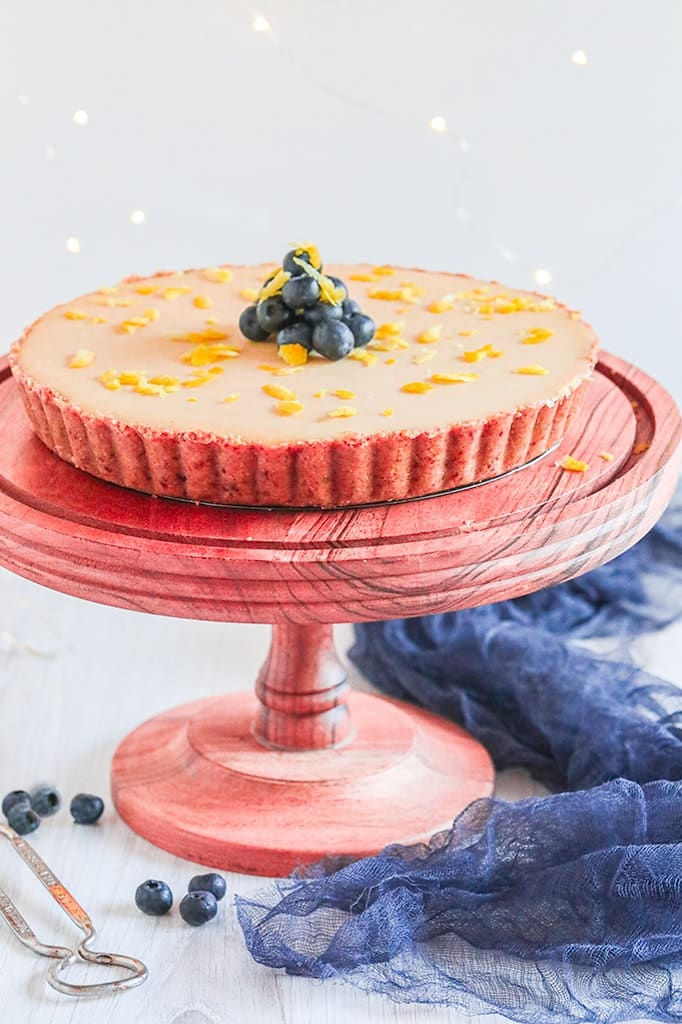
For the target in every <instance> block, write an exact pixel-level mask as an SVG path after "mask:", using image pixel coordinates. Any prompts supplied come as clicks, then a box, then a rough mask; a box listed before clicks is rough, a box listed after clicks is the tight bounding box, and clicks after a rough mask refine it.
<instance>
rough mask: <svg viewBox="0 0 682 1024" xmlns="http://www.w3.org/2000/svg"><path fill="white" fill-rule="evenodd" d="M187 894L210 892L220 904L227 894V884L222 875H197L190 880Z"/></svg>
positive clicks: (214, 873) (212, 873)
mask: <svg viewBox="0 0 682 1024" xmlns="http://www.w3.org/2000/svg"><path fill="white" fill-rule="evenodd" d="M187 892H210V893H213V895H214V896H215V898H216V900H218V902H220V900H222V899H223V897H224V896H225V893H226V892H227V883H226V882H225V879H224V878H223V876H222V875H218V874H216V872H215V871H210V872H209V873H208V874H207V875H195V876H194V878H190V880H189V884H188V886H187Z"/></svg>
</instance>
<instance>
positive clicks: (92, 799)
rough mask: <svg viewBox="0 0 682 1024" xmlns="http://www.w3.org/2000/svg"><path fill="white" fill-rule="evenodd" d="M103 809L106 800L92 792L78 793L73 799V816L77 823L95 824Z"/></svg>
mask: <svg viewBox="0 0 682 1024" xmlns="http://www.w3.org/2000/svg"><path fill="white" fill-rule="evenodd" d="M103 810H104V800H102V798H101V797H100V796H93V795H92V793H78V795H77V796H75V797H74V798H73V800H72V801H71V817H72V818H73V820H74V821H75V822H76V824H77V825H94V824H95V822H96V821H99V819H100V818H101V817H102V812H103Z"/></svg>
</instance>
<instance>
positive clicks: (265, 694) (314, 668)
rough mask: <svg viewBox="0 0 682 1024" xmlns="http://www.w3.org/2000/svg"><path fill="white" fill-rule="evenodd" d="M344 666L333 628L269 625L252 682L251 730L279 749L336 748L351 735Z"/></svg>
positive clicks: (326, 626) (312, 624) (287, 623)
mask: <svg viewBox="0 0 682 1024" xmlns="http://www.w3.org/2000/svg"><path fill="white" fill-rule="evenodd" d="M347 695H348V683H347V682H346V670H345V669H344V667H343V665H342V664H341V661H340V660H339V658H338V656H337V653H336V650H335V648H334V641H333V639H332V627H331V626H328V625H323V624H321V623H316V622H309V623H308V624H307V625H305V626H300V625H297V624H296V623H292V622H282V623H279V624H277V625H275V626H273V627H272V641H271V644H270V651H269V653H268V657H267V659H266V661H265V664H264V665H263V667H262V669H261V671H260V674H259V676H258V679H257V680H256V696H257V697H258V706H257V710H256V713H255V716H254V720H253V725H252V731H253V734H254V736H255V738H256V739H257V740H258V741H259V742H260V743H262V744H263V745H264V746H269V747H276V748H279V749H281V750H320V749H323V748H325V747H340V746H343V744H344V743H346V742H347V741H348V740H349V739H350V738H351V735H352V733H353V725H352V722H351V718H350V714H349V711H348V703H347Z"/></svg>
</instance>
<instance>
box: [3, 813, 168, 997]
mask: <svg viewBox="0 0 682 1024" xmlns="http://www.w3.org/2000/svg"><path fill="white" fill-rule="evenodd" d="M0 835H2V836H4V837H5V839H7V840H8V842H9V843H11V845H12V846H13V847H14V849H15V850H16V852H17V853H18V854H19V856H20V857H21V859H22V860H23V861H24V862H25V863H26V864H28V866H29V867H30V869H31V871H32V872H33V874H34V875H35V876H36V877H37V878H39V879H40V881H41V882H42V883H43V885H44V886H45V888H46V889H47V891H48V892H49V893H50V896H51V897H52V899H53V900H54V901H55V902H56V903H58V904H59V906H60V907H61V908H62V910H64V912H65V913H66V914H68V916H69V917H70V918H71V920H72V921H73V923H74V924H75V925H76V926H77V927H78V928H80V930H81V931H82V932H83V935H84V937H83V938H82V939H81V941H80V942H79V943H78V946H77V947H76V949H75V950H74V949H66V947H64V946H49V945H46V944H45V943H43V942H40V940H39V939H38V938H37V937H36V935H35V932H33V930H32V929H31V928H30V927H29V925H28V924H27V922H26V921H25V920H24V918H23V917H22V915H21V914H20V913H19V911H18V910H17V908H16V906H15V905H14V903H13V902H12V900H11V899H10V898H9V896H8V895H7V893H5V892H4V890H3V889H2V888H0V916H1V917H3V918H4V919H5V921H6V922H7V924H8V925H9V926H10V928H11V929H12V931H13V932H14V934H15V935H16V937H17V938H18V939H19V941H20V942H23V944H24V945H25V946H27V947H28V948H29V949H30V950H32V951H33V952H34V953H36V954H37V955H38V956H46V957H50V958H51V959H53V960H56V961H57V963H54V964H52V966H51V967H50V969H49V971H48V972H47V981H48V984H49V985H51V986H52V988H54V989H56V990H57V992H63V993H64V994H65V995H68V996H98V995H107V994H109V993H111V992H122V991H123V990H125V989H127V988H134V987H135V986H136V985H141V984H142V983H143V982H144V981H146V980H147V978H148V976H149V971H148V970H147V968H146V967H145V965H144V964H143V963H142V962H141V961H140V960H135V959H134V958H133V957H131V956H122V955H121V954H119V953H96V952H95V951H94V950H92V949H88V943H89V942H91V941H92V940H93V939H94V938H95V935H96V932H95V929H94V928H93V925H92V921H91V920H90V918H89V916H88V914H87V913H86V912H85V910H83V908H82V907H81V905H80V904H79V903H78V902H77V901H76V900H75V899H74V897H73V896H72V895H71V893H70V892H69V891H68V889H65V888H64V886H63V885H62V883H61V882H60V881H59V879H57V878H55V876H54V875H53V874H52V872H51V871H50V869H49V868H48V866H47V864H46V863H45V861H44V860H42V858H41V857H39V856H38V854H37V853H36V852H35V850H34V849H33V847H32V846H30V845H29V844H28V843H27V842H26V840H25V839H22V838H21V836H19V835H17V833H16V832H15V831H14V830H13V829H11V828H9V827H8V826H6V825H1V824H0ZM79 960H84V961H85V962H86V963H90V964H100V965H101V966H105V967H122V968H123V969H124V970H126V971H129V972H130V975H129V977H124V978H120V979H116V980H114V981H103V982H98V983H97V984H94V985H76V984H74V983H72V982H69V981H66V980H65V979H64V978H63V977H62V974H63V973H64V971H66V970H67V969H68V968H69V967H70V966H71V965H72V964H75V963H77V962H78V961H79Z"/></svg>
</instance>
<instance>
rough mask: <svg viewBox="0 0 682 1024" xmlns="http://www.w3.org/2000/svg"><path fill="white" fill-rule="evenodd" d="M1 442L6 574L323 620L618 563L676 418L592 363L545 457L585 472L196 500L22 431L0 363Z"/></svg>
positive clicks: (200, 607)
mask: <svg viewBox="0 0 682 1024" xmlns="http://www.w3.org/2000/svg"><path fill="white" fill-rule="evenodd" d="M632 403H636V405H637V407H636V409H633V405H632ZM0 434H1V435H2V437H3V441H4V444H3V446H2V449H1V450H0V564H2V565H5V566H6V567H8V568H11V569H12V570H13V571H14V572H18V573H20V574H22V575H24V576H26V577H28V578H29V579H32V580H35V581H36V582H39V583H43V584H45V585H47V586H52V587H56V588H58V589H61V590H63V591H66V592H68V593H71V594H74V595H76V596H79V597H83V598H86V599H88V600H95V601H101V602H104V603H108V604H116V605H119V606H121V607H124V608H132V609H136V610H139V611H151V612H154V613H157V614H164V615H175V616H181V617H199V618H206V619H217V620H223V621H243V622H270V623H272V622H285V621H288V622H309V621H317V622H334V621H340V620H343V621H361V620H371V619H378V618H390V617H395V616H397V615H421V614H428V613H432V612H439V611H444V610H447V609H456V608H461V607H468V606H471V605H475V604H485V603H489V602H491V601H495V600H500V599H502V598H507V597H512V596H514V595H518V594H522V593H527V592H529V591H532V590H535V589H538V588H539V587H542V586H547V585H550V584H552V583H557V582H560V581H561V580H564V579H568V578H570V577H571V576H575V575H578V574H579V573H581V572H586V571H587V570H589V569H591V568H594V567H595V566H597V565H599V564H601V563H602V562H604V561H606V560H607V559H608V558H611V557H613V556H614V555H616V554H618V553H620V552H621V551H623V550H625V549H626V548H627V547H629V546H630V545H631V544H633V543H635V541H636V540H638V539H639V537H641V536H642V535H643V534H644V533H646V531H647V530H648V529H650V527H651V526H652V525H653V523H654V522H655V521H656V519H657V518H658V516H659V515H660V513H661V511H662V510H663V508H664V507H665V505H666V503H667V501H668V500H669V498H670V495H671V493H672V488H673V486H674V482H675V479H676V475H677V468H678V463H679V447H680V418H679V414H678V412H677V409H676V407H675V404H674V402H673V401H672V399H671V398H670V396H669V395H668V394H667V393H666V391H665V390H664V389H663V388H662V387H661V385H659V384H657V383H656V382H655V381H653V380H652V379H651V378H650V377H648V376H647V375H646V374H644V373H643V372H642V371H640V370H638V369H636V368H634V367H632V366H630V365H629V364H627V363H624V362H623V361H622V360H619V359H617V358H616V357H614V356H610V355H607V354H605V355H604V356H603V357H602V361H601V363H600V364H599V372H598V373H597V374H596V376H595V378H594V380H593V382H592V383H591V384H590V387H589V389H588V393H587V396H586V402H585V406H584V409H583V413H582V415H581V418H580V422H579V423H578V424H577V425H576V426H574V427H573V428H572V430H571V433H570V435H569V436H568V437H567V438H566V440H565V442H564V443H563V444H562V445H561V446H560V448H559V450H558V452H557V454H558V455H561V454H564V453H567V452H568V453H570V454H573V455H575V456H576V457H579V458H584V459H586V460H587V461H588V462H589V470H588V471H587V473H585V474H576V473H568V472H565V471H563V470H560V469H558V468H557V467H556V466H555V464H554V463H555V460H556V456H555V455H549V456H548V457H546V458H545V459H544V460H542V461H540V462H538V463H536V464H535V465H533V466H530V467H527V468H525V469H523V470H520V471H518V472H517V473H515V474H513V475H511V476H509V477H506V478H504V479H501V480H500V481H497V482H493V483H489V484H486V485H485V486H482V487H478V488H473V489H470V490H464V491H459V492H454V493H451V494H448V495H443V496H441V497H435V498H428V499H424V500H418V501H412V502H407V503H403V504H401V503H397V504H392V505H383V506H376V507H367V508H359V509H351V510H343V511H332V512H329V511H324V512H322V511H321V512H290V511H278V512H270V511H264V510H257V511H253V510H245V509H233V508H217V507H208V506H194V505H191V504H189V503H185V502H179V501H172V500H166V499H154V498H150V497H148V496H145V495H140V494H137V493H135V492H131V491H126V490H123V489H121V488H118V487H114V486H113V485H109V484H105V483H102V482H101V481H99V480H96V479H94V478H92V477H89V476H87V475H86V474H83V473H81V472H80V471H78V470H75V469H74V468H73V467H71V466H69V465H68V464H67V463H64V462H62V461H61V460H60V459H58V458H57V457H56V456H54V455H53V454H52V453H51V452H49V451H48V450H47V449H46V448H45V447H44V446H43V445H42V444H41V443H40V442H39V441H38V440H37V439H36V438H35V437H34V436H33V434H32V432H31V430H30V427H29V425H28V421H27V419H26V417H25V415H24V412H23V409H22V407H21V404H20V400H19V396H18V393H17V390H16V388H15V386H14V384H13V382H12V381H11V380H10V379H9V378H8V376H7V371H5V373H4V379H3V380H2V383H0ZM647 445H648V447H647V448H646V450H641V446H647ZM604 450H606V451H609V452H612V453H613V454H614V460H613V461H612V462H605V461H603V460H602V459H601V458H600V457H599V453H600V452H601V451H604ZM637 452H639V454H637Z"/></svg>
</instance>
